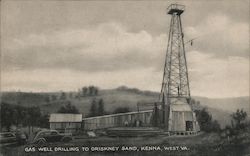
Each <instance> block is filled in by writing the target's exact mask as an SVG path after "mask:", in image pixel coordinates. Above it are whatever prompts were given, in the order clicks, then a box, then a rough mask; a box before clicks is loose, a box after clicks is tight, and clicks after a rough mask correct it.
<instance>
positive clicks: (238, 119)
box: [231, 109, 247, 129]
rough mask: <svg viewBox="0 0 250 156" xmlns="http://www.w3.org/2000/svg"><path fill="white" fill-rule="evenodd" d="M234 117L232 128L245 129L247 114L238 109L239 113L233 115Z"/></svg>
mask: <svg viewBox="0 0 250 156" xmlns="http://www.w3.org/2000/svg"><path fill="white" fill-rule="evenodd" d="M231 117H232V119H233V120H232V127H235V128H236V129H243V128H244V124H243V122H244V120H245V119H246V117H247V113H246V112H245V111H243V109H241V110H239V109H237V111H236V112H235V113H233V114H232V115H231Z"/></svg>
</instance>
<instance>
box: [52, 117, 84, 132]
mask: <svg viewBox="0 0 250 156" xmlns="http://www.w3.org/2000/svg"><path fill="white" fill-rule="evenodd" d="M49 123H50V129H55V130H58V131H59V132H64V133H76V132H78V131H79V130H80V129H81V126H82V114H63V113H55V114H50V118H49Z"/></svg>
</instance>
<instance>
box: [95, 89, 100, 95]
mask: <svg viewBox="0 0 250 156" xmlns="http://www.w3.org/2000/svg"><path fill="white" fill-rule="evenodd" d="M98 92H99V90H98V88H97V87H95V88H94V95H98Z"/></svg>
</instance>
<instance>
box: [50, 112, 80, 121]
mask: <svg viewBox="0 0 250 156" xmlns="http://www.w3.org/2000/svg"><path fill="white" fill-rule="evenodd" d="M49 122H82V114H59V113H58V114H50V118H49Z"/></svg>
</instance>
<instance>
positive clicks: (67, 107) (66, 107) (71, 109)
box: [57, 102, 79, 114]
mask: <svg viewBox="0 0 250 156" xmlns="http://www.w3.org/2000/svg"><path fill="white" fill-rule="evenodd" d="M57 112H58V113H71V114H79V111H78V109H77V108H76V107H75V106H74V105H71V103H70V102H68V104H66V105H64V106H62V107H61V108H59V110H58V111H57Z"/></svg>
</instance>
